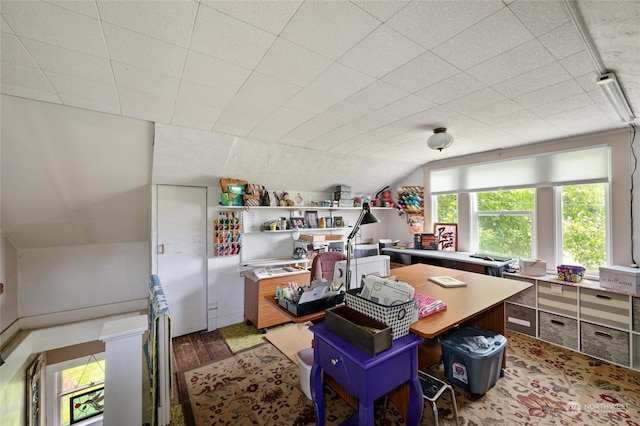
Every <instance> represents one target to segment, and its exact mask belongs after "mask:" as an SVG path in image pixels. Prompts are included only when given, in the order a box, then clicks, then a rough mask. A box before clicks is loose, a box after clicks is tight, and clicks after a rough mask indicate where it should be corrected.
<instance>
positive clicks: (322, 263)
mask: <svg viewBox="0 0 640 426" xmlns="http://www.w3.org/2000/svg"><path fill="white" fill-rule="evenodd" d="M346 258H347V256H345V254H344V253H342V252H341V251H324V252H321V253H318V254H316V256H315V257H314V258H313V262H311V279H312V280H313V279H314V278H318V277H319V278H322V279H324V280H327V281H333V268H334V266H335V264H336V262H338V261H340V260H345V259H346Z"/></svg>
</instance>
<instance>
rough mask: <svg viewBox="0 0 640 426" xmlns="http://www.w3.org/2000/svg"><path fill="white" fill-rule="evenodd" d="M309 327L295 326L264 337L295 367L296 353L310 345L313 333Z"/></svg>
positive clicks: (296, 363)
mask: <svg viewBox="0 0 640 426" xmlns="http://www.w3.org/2000/svg"><path fill="white" fill-rule="evenodd" d="M310 325H311V324H310V323H305V324H295V325H294V326H292V327H286V328H283V329H280V330H274V331H272V332H269V333H267V334H266V335H265V336H264V337H265V338H266V339H267V340H268V341H269V342H271V344H272V345H273V346H275V347H276V348H278V350H280V352H282V353H283V354H285V355H286V356H287V358H289V359H290V360H291V361H292V362H293V363H294V364H295V365H298V357H297V356H296V355H297V354H298V352H299V351H301V350H303V349H306V348H310V347H311V345H312V341H313V332H312V331H310V330H309V326H310Z"/></svg>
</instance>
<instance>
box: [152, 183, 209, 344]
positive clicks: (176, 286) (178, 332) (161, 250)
mask: <svg viewBox="0 0 640 426" xmlns="http://www.w3.org/2000/svg"><path fill="white" fill-rule="evenodd" d="M157 200H158V201H157V202H158V206H157V207H158V208H157V215H158V218H157V219H158V220H157V226H158V230H157V235H158V277H159V278H160V282H161V283H162V287H163V289H164V292H165V294H166V296H167V302H168V303H169V311H170V313H171V331H172V335H173V336H174V337H176V336H182V335H183V334H189V333H193V332H196V331H200V330H204V329H206V328H207V269H206V265H207V189H206V188H201V187H192V186H171V185H158V198H157Z"/></svg>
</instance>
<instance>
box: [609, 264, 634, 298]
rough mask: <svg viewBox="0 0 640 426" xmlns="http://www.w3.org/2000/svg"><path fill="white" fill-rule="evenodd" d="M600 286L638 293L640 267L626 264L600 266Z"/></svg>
mask: <svg viewBox="0 0 640 426" xmlns="http://www.w3.org/2000/svg"><path fill="white" fill-rule="evenodd" d="M600 287H602V288H611V289H614V290H620V291H624V292H625V293H633V294H640V269H638V268H630V267H627V266H607V267H602V268H600Z"/></svg>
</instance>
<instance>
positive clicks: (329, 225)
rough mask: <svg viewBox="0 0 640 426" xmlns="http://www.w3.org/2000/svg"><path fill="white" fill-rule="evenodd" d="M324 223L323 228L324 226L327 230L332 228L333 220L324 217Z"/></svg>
mask: <svg viewBox="0 0 640 426" xmlns="http://www.w3.org/2000/svg"><path fill="white" fill-rule="evenodd" d="M324 221H325V224H326V225H325V226H326V227H327V228H333V218H331V217H325V218H324Z"/></svg>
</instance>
